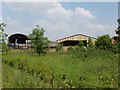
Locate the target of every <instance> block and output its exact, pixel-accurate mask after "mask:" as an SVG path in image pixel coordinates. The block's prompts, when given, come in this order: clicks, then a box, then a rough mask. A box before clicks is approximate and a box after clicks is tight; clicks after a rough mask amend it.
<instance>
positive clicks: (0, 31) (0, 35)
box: [0, 23, 8, 44]
mask: <svg viewBox="0 0 120 90" xmlns="http://www.w3.org/2000/svg"><path fill="white" fill-rule="evenodd" d="M5 26H6V24H5V23H0V44H3V43H4V44H5V40H7V36H8V35H7V34H6V33H4V27H5Z"/></svg>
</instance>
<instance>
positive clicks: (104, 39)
mask: <svg viewBox="0 0 120 90" xmlns="http://www.w3.org/2000/svg"><path fill="white" fill-rule="evenodd" d="M95 46H96V48H99V49H103V50H111V49H112V43H111V39H110V36H109V35H102V36H100V37H99V38H98V39H97V41H96V42H95Z"/></svg>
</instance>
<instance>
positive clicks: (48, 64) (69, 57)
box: [2, 49, 118, 88]
mask: <svg viewBox="0 0 120 90" xmlns="http://www.w3.org/2000/svg"><path fill="white" fill-rule="evenodd" d="M117 56H118V55H117V54H113V53H112V52H109V51H104V50H95V49H88V50H87V51H81V50H71V51H58V52H49V51H48V52H47V53H46V54H42V55H40V56H39V55H37V54H35V53H33V51H32V50H11V51H10V52H8V54H7V55H3V61H2V62H3V63H2V66H3V69H2V71H3V73H2V79H3V80H2V83H3V87H4V88H9V87H11V88H13V87H15V88H29V87H34V88H38V87H40V88H117V87H118V58H117Z"/></svg>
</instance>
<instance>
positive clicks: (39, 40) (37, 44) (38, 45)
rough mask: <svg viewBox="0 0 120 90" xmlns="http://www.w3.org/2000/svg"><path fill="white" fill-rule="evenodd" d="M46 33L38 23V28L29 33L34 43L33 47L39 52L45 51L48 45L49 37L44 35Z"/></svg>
mask: <svg viewBox="0 0 120 90" xmlns="http://www.w3.org/2000/svg"><path fill="white" fill-rule="evenodd" d="M44 33H45V30H44V29H43V28H40V27H39V25H36V28H35V29H33V31H32V33H31V34H30V35H29V38H30V39H31V42H32V43H33V48H34V50H35V51H36V53H38V54H41V53H43V52H44V49H45V48H46V47H47V45H48V39H47V37H44Z"/></svg>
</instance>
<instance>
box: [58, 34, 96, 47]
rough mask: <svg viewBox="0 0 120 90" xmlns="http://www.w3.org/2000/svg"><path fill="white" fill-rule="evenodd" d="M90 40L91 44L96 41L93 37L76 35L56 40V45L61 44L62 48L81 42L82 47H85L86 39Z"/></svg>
mask: <svg viewBox="0 0 120 90" xmlns="http://www.w3.org/2000/svg"><path fill="white" fill-rule="evenodd" d="M89 38H91V40H92V42H93V43H95V41H96V40H97V39H96V38H94V37H89V36H86V35H83V34H76V35H73V36H69V37H65V38H62V39H58V40H56V41H57V43H58V44H62V45H63V46H75V45H78V44H79V41H83V42H84V45H85V46H87V42H88V39H89Z"/></svg>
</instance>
